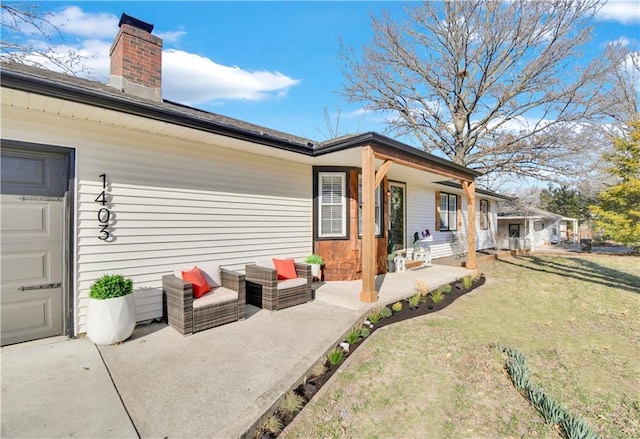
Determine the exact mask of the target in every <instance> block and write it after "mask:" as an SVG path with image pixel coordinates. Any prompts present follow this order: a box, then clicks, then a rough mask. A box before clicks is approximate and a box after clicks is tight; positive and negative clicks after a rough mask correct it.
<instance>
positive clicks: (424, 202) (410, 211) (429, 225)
mask: <svg viewBox="0 0 640 439" xmlns="http://www.w3.org/2000/svg"><path fill="white" fill-rule="evenodd" d="M437 191H438V189H435V188H433V187H426V186H419V185H416V184H410V183H408V184H407V235H408V236H407V242H408V244H409V245H411V243H413V234H414V233H415V232H421V231H423V230H425V229H429V231H430V232H431V236H433V241H432V242H430V243H429V244H428V245H429V248H430V249H431V254H432V257H433V258H443V257H449V256H452V255H453V248H454V242H453V241H454V239H457V240H458V241H460V240H462V243H463V244H464V245H465V246H466V245H467V229H468V228H467V224H468V223H467V219H468V218H467V217H468V213H467V202H466V200H465V197H464V196H462V197H461V201H462V203H461V205H460V206H458V207H459V208H460V211H461V214H462V221H461V223H462V227H461V228H459V230H455V231H447V230H444V231H436V230H435V229H434V228H433V225H434V224H435V222H436V209H435V200H436V192H437ZM441 195H442V192H441ZM450 195H451V197H453V198H456V194H450ZM441 201H442V199H441ZM476 203H478V201H477V200H476ZM495 205H496V203H495V202H490V203H489V206H488V222H489V226H488V228H487V229H486V230H479V218H478V219H476V249H477V250H482V249H486V248H493V247H495V245H496V244H495V235H496V227H497V214H496V212H495ZM447 206H448V202H447Z"/></svg>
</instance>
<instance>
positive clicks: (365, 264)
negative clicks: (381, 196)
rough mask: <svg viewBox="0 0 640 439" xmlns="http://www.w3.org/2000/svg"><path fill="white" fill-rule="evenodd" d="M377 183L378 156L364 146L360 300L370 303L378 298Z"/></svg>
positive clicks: (371, 149) (368, 147)
mask: <svg viewBox="0 0 640 439" xmlns="http://www.w3.org/2000/svg"><path fill="white" fill-rule="evenodd" d="M387 169H388V166H387ZM385 172H386V171H385ZM375 184H376V156H375V153H374V151H373V148H371V147H370V146H364V147H362V291H361V292H360V300H361V301H362V302H368V303H373V302H375V301H377V300H378V292H377V291H376V281H375V276H376V237H375V234H376V228H375V190H376V186H375Z"/></svg>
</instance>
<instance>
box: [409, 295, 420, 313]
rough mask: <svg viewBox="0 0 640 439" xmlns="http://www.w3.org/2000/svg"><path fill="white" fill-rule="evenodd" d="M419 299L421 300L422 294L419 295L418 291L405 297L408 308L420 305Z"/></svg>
mask: <svg viewBox="0 0 640 439" xmlns="http://www.w3.org/2000/svg"><path fill="white" fill-rule="evenodd" d="M421 301H422V296H421V295H420V293H416V294H414V295H413V296H411V297H409V298H408V299H407V302H408V303H409V308H411V309H416V308H417V307H418V305H420V302H421Z"/></svg>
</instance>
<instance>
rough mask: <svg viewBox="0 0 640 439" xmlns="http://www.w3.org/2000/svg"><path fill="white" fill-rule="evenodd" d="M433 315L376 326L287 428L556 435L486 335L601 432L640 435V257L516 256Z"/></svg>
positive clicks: (317, 434) (306, 432) (370, 433)
mask: <svg viewBox="0 0 640 439" xmlns="http://www.w3.org/2000/svg"><path fill="white" fill-rule="evenodd" d="M481 269H482V271H483V272H484V273H485V274H486V276H487V283H486V284H485V285H484V286H483V287H481V288H479V289H477V290H475V291H474V292H472V293H470V294H468V295H466V296H464V297H462V298H461V299H459V300H458V301H457V302H456V303H454V304H453V305H451V306H450V307H448V308H447V309H445V310H444V311H441V312H439V313H436V314H430V315H427V316H424V317H420V318H416V319H413V320H409V321H405V322H402V323H399V324H397V325H392V326H389V327H387V328H384V329H382V330H379V331H377V332H376V333H375V334H374V336H372V337H371V338H370V339H369V340H368V341H367V342H366V343H365V344H364V345H363V346H361V347H360V348H359V349H358V350H357V351H356V352H355V353H354V354H353V355H352V356H351V357H350V359H349V361H348V363H347V365H346V367H345V368H344V370H343V371H342V372H341V373H338V374H336V375H335V376H334V379H333V381H332V382H331V383H330V384H329V385H327V386H325V387H324V388H323V389H322V391H321V392H320V393H319V394H318V395H317V396H316V398H315V399H314V400H313V401H312V402H311V403H310V404H308V405H307V406H306V408H305V409H304V410H303V412H301V413H300V414H299V415H298V418H297V419H296V420H295V421H294V423H293V424H292V425H291V426H290V428H289V429H287V437H292V438H309V437H313V438H326V437H366V438H369V437H382V438H388V437H394V438H395V437H434V438H441V437H442V438H445V437H450V438H460V437H559V436H560V433H559V431H558V430H557V429H556V428H553V427H550V426H547V425H546V424H544V421H543V420H542V418H541V417H540V416H539V415H538V413H537V412H536V411H535V409H534V408H532V407H531V405H530V404H529V403H528V401H527V400H525V399H524V398H523V397H522V396H521V395H520V394H519V393H518V392H517V391H516V390H515V389H514V388H513V386H512V384H511V381H510V379H509V377H508V375H507V373H506V372H505V370H504V356H503V355H502V354H500V353H499V352H497V351H496V350H495V349H492V348H491V347H489V345H490V344H491V343H500V344H502V345H507V346H512V347H514V348H516V349H518V350H519V351H521V352H522V353H524V354H525V355H526V357H527V360H528V364H529V367H530V368H531V370H532V377H531V378H532V380H533V381H534V382H535V384H537V385H538V386H539V387H541V388H542V389H543V390H544V391H545V392H546V393H547V394H549V395H551V396H552V397H553V398H555V399H556V400H557V401H558V402H560V403H561V404H562V405H563V406H564V407H566V408H567V409H568V411H570V412H572V413H574V414H576V415H578V416H580V417H581V418H583V419H584V420H585V421H586V422H587V423H588V424H589V425H590V426H591V427H592V429H593V430H595V431H596V432H597V433H598V434H599V435H600V436H601V437H607V438H629V437H640V258H638V257H628V256H597V255H584V256H582V255H580V256H576V257H557V256H540V257H533V256H530V257H529V256H527V257H516V258H510V259H509V260H506V261H500V262H495V263H491V264H489V265H485V266H483V267H481Z"/></svg>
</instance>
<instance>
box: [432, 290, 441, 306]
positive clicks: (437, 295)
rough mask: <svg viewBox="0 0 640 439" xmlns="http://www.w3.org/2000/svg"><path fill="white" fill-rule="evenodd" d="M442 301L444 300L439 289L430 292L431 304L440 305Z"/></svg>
mask: <svg viewBox="0 0 640 439" xmlns="http://www.w3.org/2000/svg"><path fill="white" fill-rule="evenodd" d="M442 299H444V294H443V293H442V290H441V289H440V288H438V289H437V290H433V291H432V292H431V300H433V303H440V302H442Z"/></svg>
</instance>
